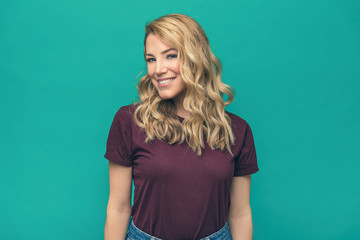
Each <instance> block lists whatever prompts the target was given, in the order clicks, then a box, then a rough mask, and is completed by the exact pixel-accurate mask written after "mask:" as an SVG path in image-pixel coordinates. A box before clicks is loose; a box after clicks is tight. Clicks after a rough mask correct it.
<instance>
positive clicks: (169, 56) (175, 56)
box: [168, 54, 177, 58]
mask: <svg viewBox="0 0 360 240" xmlns="http://www.w3.org/2000/svg"><path fill="white" fill-rule="evenodd" d="M168 58H177V55H176V54H170V55H168Z"/></svg>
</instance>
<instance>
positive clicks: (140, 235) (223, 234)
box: [126, 218, 232, 240]
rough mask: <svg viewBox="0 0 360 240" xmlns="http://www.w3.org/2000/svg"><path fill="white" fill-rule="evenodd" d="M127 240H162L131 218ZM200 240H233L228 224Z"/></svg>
mask: <svg viewBox="0 0 360 240" xmlns="http://www.w3.org/2000/svg"><path fill="white" fill-rule="evenodd" d="M126 240H162V239H161V238H157V237H154V236H151V235H150V234H147V233H146V232H143V231H141V230H140V229H138V228H137V227H136V226H135V225H134V222H133V220H132V218H131V220H130V225H129V228H128V233H127V235H126ZM200 240H232V237H231V233H230V227H229V224H228V222H226V223H225V225H224V226H223V227H222V228H221V229H220V230H219V231H217V232H215V233H213V234H210V235H209V236H207V237H204V238H201V239H200Z"/></svg>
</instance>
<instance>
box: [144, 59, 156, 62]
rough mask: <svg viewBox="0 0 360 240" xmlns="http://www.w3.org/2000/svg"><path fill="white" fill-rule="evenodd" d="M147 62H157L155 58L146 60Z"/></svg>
mask: <svg viewBox="0 0 360 240" xmlns="http://www.w3.org/2000/svg"><path fill="white" fill-rule="evenodd" d="M146 61H147V62H153V61H155V58H148V59H146Z"/></svg>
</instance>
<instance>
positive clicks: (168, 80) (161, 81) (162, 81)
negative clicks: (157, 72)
mask: <svg viewBox="0 0 360 240" xmlns="http://www.w3.org/2000/svg"><path fill="white" fill-rule="evenodd" d="M173 79H175V78H168V79H164V80H160V81H159V83H160V84H163V83H168V82H170V81H171V80H173Z"/></svg>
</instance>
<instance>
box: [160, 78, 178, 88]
mask: <svg viewBox="0 0 360 240" xmlns="http://www.w3.org/2000/svg"><path fill="white" fill-rule="evenodd" d="M175 78H176V77H173V78H166V79H161V80H158V83H159V87H166V86H168V85H169V84H170V83H171V81H172V80H174V79H175Z"/></svg>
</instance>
